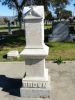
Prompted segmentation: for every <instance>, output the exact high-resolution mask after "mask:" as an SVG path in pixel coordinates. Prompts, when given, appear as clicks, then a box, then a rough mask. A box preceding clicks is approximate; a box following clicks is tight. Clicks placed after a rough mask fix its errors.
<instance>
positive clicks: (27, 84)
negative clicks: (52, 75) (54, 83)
mask: <svg viewBox="0 0 75 100" xmlns="http://www.w3.org/2000/svg"><path fill="white" fill-rule="evenodd" d="M23 87H25V88H46V87H47V83H46V82H25V83H24V84H23Z"/></svg>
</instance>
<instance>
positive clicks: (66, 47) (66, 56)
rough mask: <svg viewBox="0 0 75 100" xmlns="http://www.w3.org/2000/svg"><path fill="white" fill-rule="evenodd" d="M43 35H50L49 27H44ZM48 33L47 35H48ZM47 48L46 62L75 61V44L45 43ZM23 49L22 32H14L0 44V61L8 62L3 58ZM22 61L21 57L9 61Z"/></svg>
mask: <svg viewBox="0 0 75 100" xmlns="http://www.w3.org/2000/svg"><path fill="white" fill-rule="evenodd" d="M46 27H47V29H46V30H45V34H46V35H47V34H50V30H49V29H50V28H49V27H51V26H50V25H47V26H46ZM48 28H49V29H48ZM48 32H49V33H48ZM46 44H47V45H48V46H49V55H48V57H47V58H46V60H53V61H56V60H57V59H60V58H61V60H75V42H48V43H47V42H46ZM24 48H25V36H24V31H22V30H21V31H20V30H19V31H14V32H13V35H9V36H6V39H5V40H3V42H2V43H1V42H0V61H9V60H7V59H6V58H5V57H4V56H5V55H6V54H7V52H8V51H10V50H18V51H19V52H21V51H22V50H23V49H24ZM13 60H14V61H15V60H18V61H22V60H24V58H23V57H20V58H19V59H16V58H14V59H12V60H10V61H13Z"/></svg>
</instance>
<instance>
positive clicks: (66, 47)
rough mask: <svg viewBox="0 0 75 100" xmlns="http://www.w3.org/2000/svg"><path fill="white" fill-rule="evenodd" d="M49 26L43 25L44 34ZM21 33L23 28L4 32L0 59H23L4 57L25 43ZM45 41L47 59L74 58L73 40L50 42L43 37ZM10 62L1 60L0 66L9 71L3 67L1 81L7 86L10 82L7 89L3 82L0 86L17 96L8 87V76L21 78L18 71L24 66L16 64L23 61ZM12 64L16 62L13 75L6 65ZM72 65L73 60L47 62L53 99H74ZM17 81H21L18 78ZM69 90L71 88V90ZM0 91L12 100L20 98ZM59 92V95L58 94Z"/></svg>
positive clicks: (21, 47)
mask: <svg viewBox="0 0 75 100" xmlns="http://www.w3.org/2000/svg"><path fill="white" fill-rule="evenodd" d="M50 28H52V26H51V25H50V24H48V25H45V34H46V32H47V34H46V36H48V31H50ZM19 32H20V33H19ZM18 33H19V34H18ZM21 33H24V31H23V30H20V31H18V32H17V31H15V34H14V32H13V34H12V35H6V34H5V38H4V39H3V40H1V51H2V52H3V50H4V54H3V55H2V56H1V57H2V58H1V61H16V60H18V61H19V60H20V61H21V60H22V61H23V60H24V59H23V58H13V59H10V60H8V59H7V57H6V54H7V52H8V51H9V50H12V49H13V50H14V49H16V50H19V52H20V51H22V49H23V48H24V44H25V41H24V34H21ZM45 43H46V44H47V45H48V46H49V47H50V51H49V56H48V58H47V60H56V59H57V60H58V59H59V58H61V59H60V60H74V59H75V55H74V54H75V52H74V49H75V46H74V41H73V42H70V43H69V42H54V43H52V42H50V41H46V39H45ZM12 44H13V45H12ZM53 55H55V56H53ZM51 57H52V58H51ZM10 63H11V62H9V63H8V64H7V63H4V62H3V63H1V64H0V66H4V65H5V67H7V68H8V69H9V73H6V72H5V71H4V69H5V68H3V69H2V70H1V71H0V74H3V73H4V74H5V75H6V76H8V77H6V76H2V75H1V77H0V79H2V81H1V82H2V83H3V80H4V81H5V82H6V86H8V83H9V84H10V85H9V89H7V88H6V87H4V83H3V85H2V86H1V87H3V88H4V89H5V90H4V91H6V92H9V93H10V94H12V92H13V93H14V95H16V96H17V95H19V94H17V93H18V92H17V93H16V92H15V90H14V89H13V91H11V90H12V89H11V88H10V87H11V85H12V84H11V82H10V80H11V81H12V80H13V79H12V78H9V77H10V76H11V77H14V78H15V77H19V78H20V77H21V78H22V76H20V75H21V74H20V73H22V74H23V70H24V68H23V66H22V69H21V70H18V69H17V66H19V65H20V64H21V65H22V64H23V63H22V62H16V63H13V62H12V63H11V64H10ZM14 64H16V69H15V70H12V72H14V74H15V76H14V75H13V73H11V71H10V68H9V66H8V65H10V67H12V66H13V65H14ZM18 64H19V65H18ZM21 65H20V66H21ZM50 65H52V66H51V68H50ZM74 65H75V63H74V62H69V63H68V62H66V63H62V64H61V65H57V64H55V63H53V62H47V67H48V69H49V72H50V74H51V76H52V83H53V87H52V88H53V95H52V96H53V97H52V98H53V99H54V100H60V98H61V97H62V100H64V97H65V99H68V100H69V99H73V100H74V97H75V94H74V91H75V89H74V85H75V84H74V83H75V82H74V80H75V78H74V70H73V69H74ZM64 66H66V67H64ZM59 67H60V68H59ZM72 68H73V69H72ZM5 70H7V69H5ZM17 70H18V71H19V73H16V72H17ZM13 82H14V83H15V82H16V80H14V81H13ZM17 82H21V81H20V79H19V80H18V81H17ZM2 83H1V84H2ZM55 83H56V84H55ZM20 84H21V83H20ZM67 84H68V85H67ZM19 87H20V86H19ZM68 87H69V88H68ZM65 90H66V91H67V92H66V93H65V94H63V93H64V92H65ZM70 90H72V92H71V91H70ZM1 92H2V93H3V95H2V94H1V95H2V96H4V97H7V98H6V99H11V98H12V100H13V99H21V98H17V97H14V96H10V95H9V94H8V93H5V94H4V92H3V91H1ZM1 92H0V93H1ZM59 94H60V96H61V97H60V96H59ZM37 100H39V99H38V98H37Z"/></svg>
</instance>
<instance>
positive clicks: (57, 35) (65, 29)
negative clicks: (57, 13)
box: [49, 21, 69, 42]
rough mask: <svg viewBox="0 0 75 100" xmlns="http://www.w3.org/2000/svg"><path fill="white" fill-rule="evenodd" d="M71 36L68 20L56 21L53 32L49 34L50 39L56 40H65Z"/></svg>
mask: <svg viewBox="0 0 75 100" xmlns="http://www.w3.org/2000/svg"><path fill="white" fill-rule="evenodd" d="M68 36H69V25H68V22H67V21H61V22H59V23H58V22H54V24H53V32H52V34H51V35H49V40H50V41H52V42H55V41H65V40H67V38H68Z"/></svg>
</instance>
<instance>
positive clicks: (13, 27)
mask: <svg viewBox="0 0 75 100" xmlns="http://www.w3.org/2000/svg"><path fill="white" fill-rule="evenodd" d="M19 28H20V27H19V26H11V29H19ZM6 29H8V26H3V27H0V30H6Z"/></svg>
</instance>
